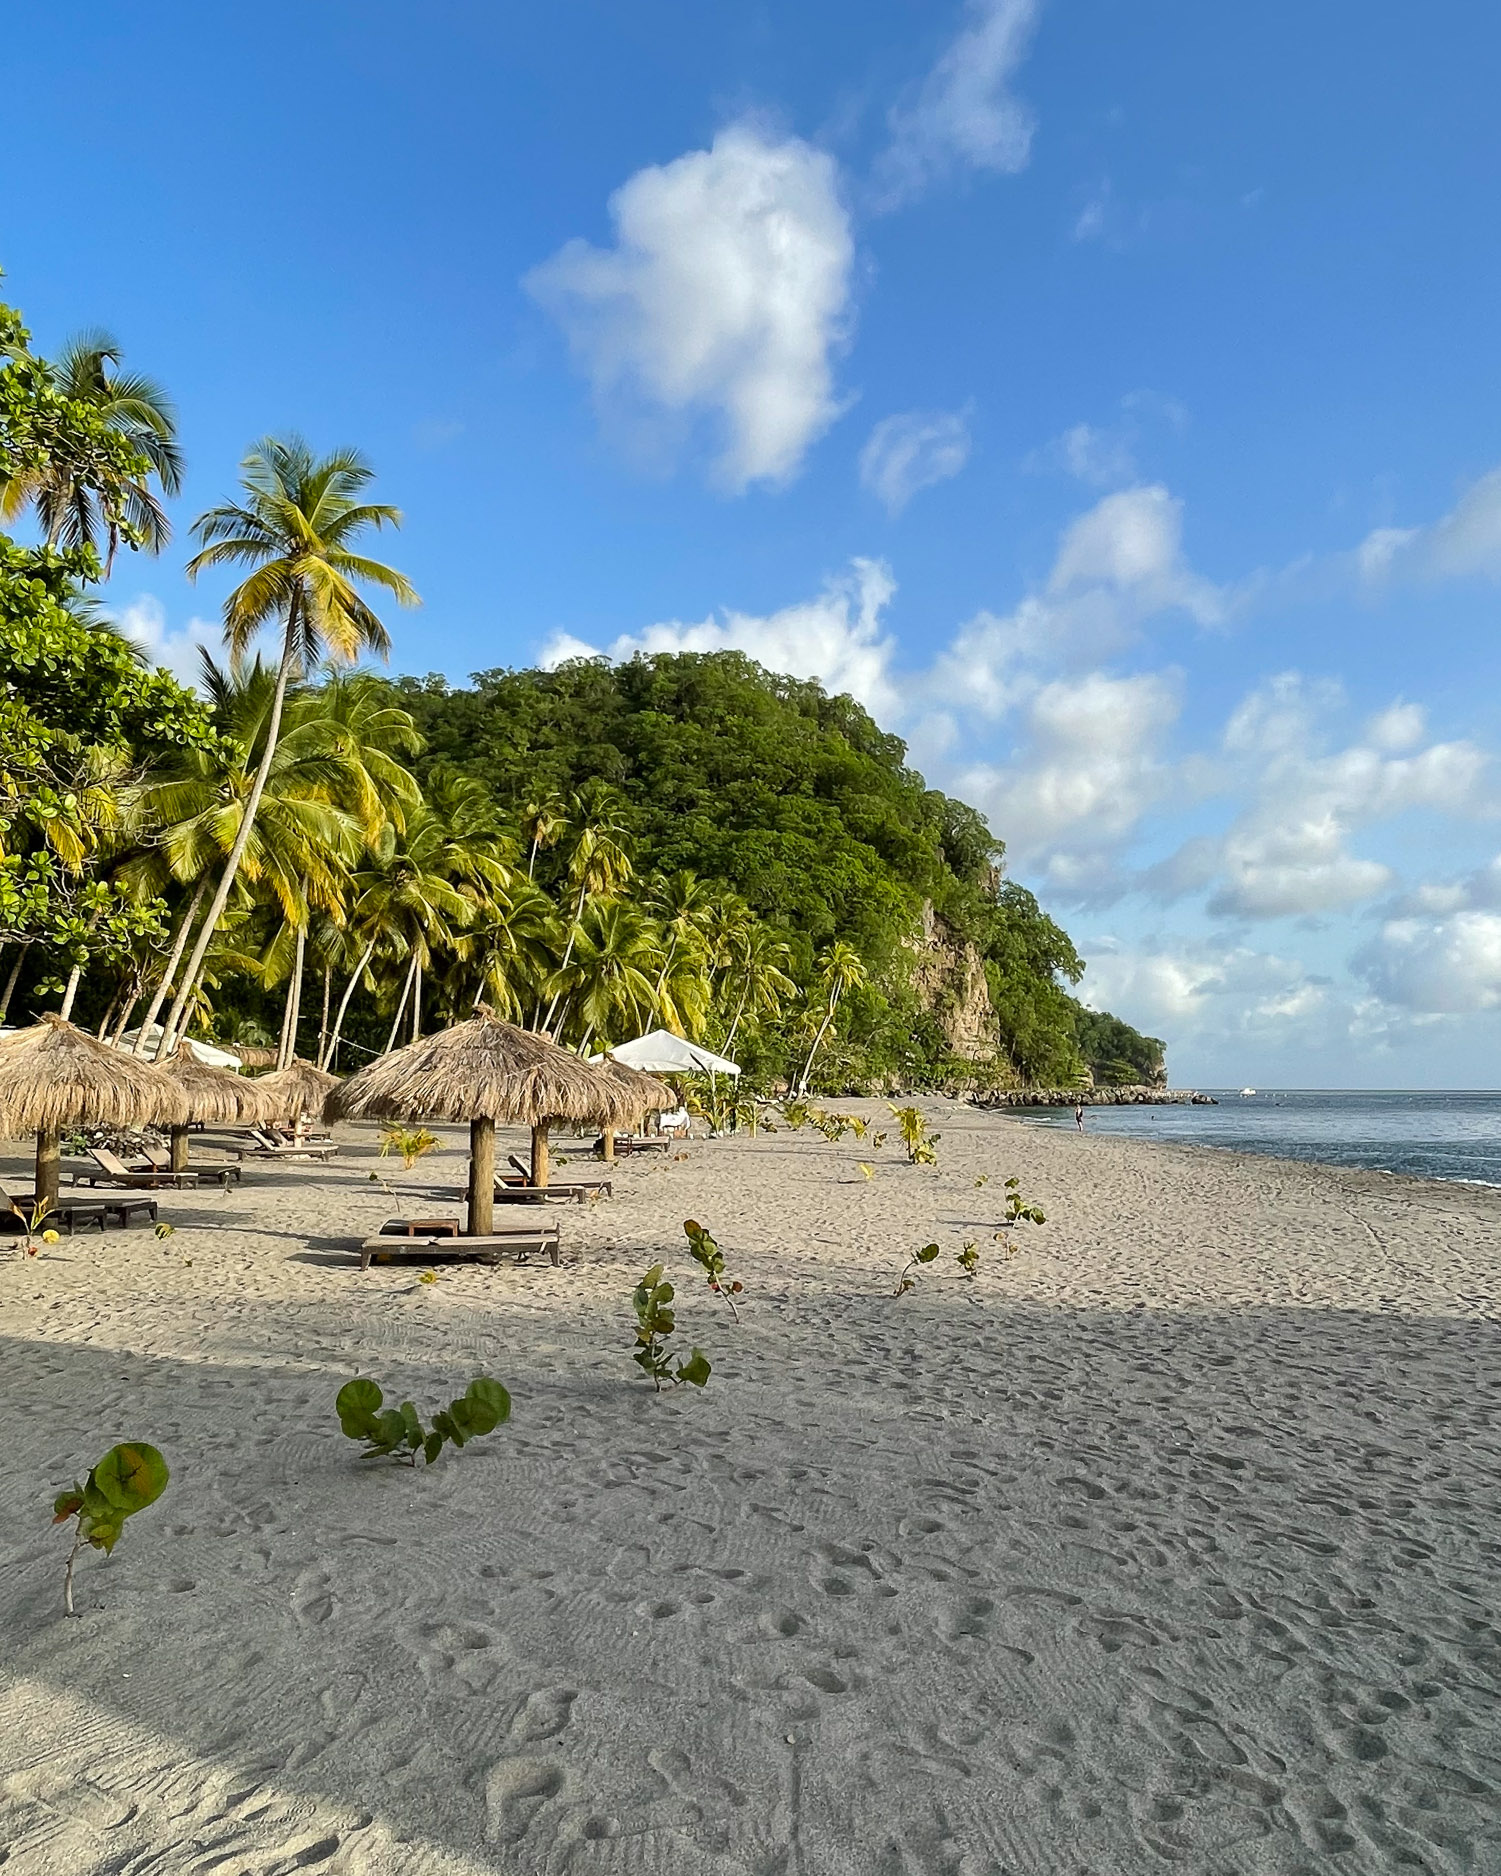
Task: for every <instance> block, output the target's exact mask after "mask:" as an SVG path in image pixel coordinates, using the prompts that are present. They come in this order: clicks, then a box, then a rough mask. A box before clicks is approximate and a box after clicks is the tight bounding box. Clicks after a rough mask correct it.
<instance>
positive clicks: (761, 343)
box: [526, 123, 854, 490]
mask: <svg viewBox="0 0 1501 1876" xmlns="http://www.w3.org/2000/svg"><path fill="white" fill-rule="evenodd" d="M610 213H611V217H612V219H613V221H614V224H615V234H616V240H615V245H614V247H612V248H607V249H606V248H598V247H593V246H591V245H590V244H589V243H588V242H586V241H581V240H574V241H570V242H568V243H567V244H566V245H565V246H564V247H563V248H561V249H560V250H559V252H558V253H557V254H555V255H554V256H553V258H552V259H551V260H549V261H547V262H545V263H544V264H543V265H542V266H540V267H537V268H535V269H534V270H533V271H532V272H531V273H530V274H529V275H528V276H527V279H526V286H527V288H528V290H529V291H530V292H531V293H532V294H533V295H534V296H535V297H536V298H537V299H538V300H539V301H540V302H541V304H542V305H544V306H545V307H547V308H548V309H549V310H550V311H551V312H553V313H554V314H555V315H556V317H557V318H558V319H559V321H560V322H561V323H562V325H563V327H564V329H565V330H566V331H567V333H568V336H569V338H570V341H571V342H572V345H573V349H574V352H575V354H576V356H577V358H578V359H579V361H580V363H581V364H582V366H583V368H584V369H585V370H586V371H587V373H588V374H589V376H590V378H591V380H592V382H593V385H594V389H595V392H596V395H597V397H598V398H599V400H600V401H601V403H602V404H604V405H606V406H609V407H612V408H613V409H615V411H616V412H617V414H619V413H620V410H621V407H622V406H624V407H625V409H626V411H627V412H631V411H633V412H634V414H635V416H636V417H638V418H640V417H645V418H647V420H648V421H649V420H650V418H651V416H652V415H653V414H655V415H656V416H657V417H659V418H660V415H661V413H664V412H665V413H667V414H668V416H669V417H670V418H672V419H674V420H676V421H677V422H678V423H680V424H683V425H687V424H690V423H692V422H693V421H694V420H696V419H701V418H703V417H705V416H707V417H708V418H710V419H711V420H712V421H713V422H714V423H716V424H717V425H718V426H719V428H720V431H721V446H720V448H719V453H718V456H717V460H716V463H715V474H716V477H717V479H718V480H720V481H721V482H722V483H723V484H724V485H725V486H727V487H729V488H731V489H736V490H740V489H744V488H745V487H746V486H747V485H748V484H750V483H752V482H771V483H779V482H785V481H786V480H787V479H788V478H789V477H790V476H792V475H793V474H794V473H795V472H796V470H797V469H798V466H799V465H800V463H801V462H802V459H803V456H804V454H805V452H806V451H807V449H808V447H809V445H810V444H811V443H813V442H814V440H815V439H816V438H817V437H819V436H821V435H822V433H823V432H824V431H825V430H826V429H827V428H828V426H829V425H830V424H831V423H832V422H833V421H834V419H835V417H836V416H837V415H838V414H839V404H838V401H837V399H836V396H835V389H834V378H833V368H832V365H831V362H830V359H831V354H832V353H833V351H834V349H835V348H836V347H837V346H838V344H839V343H840V342H841V340H842V339H843V337H844V336H845V331H846V324H847V318H848V309H849V296H850V269H851V264H852V262H853V258H854V243H853V240H852V238H851V235H850V227H849V219H848V216H847V215H846V213H845V210H844V207H843V205H842V204H841V202H840V199H839V188H838V174H837V170H836V167H835V163H834V160H833V158H832V157H830V156H828V155H827V154H825V153H824V152H823V151H821V150H815V149H814V148H813V147H812V146H811V145H810V144H807V143H804V142H802V141H801V140H800V139H799V138H796V137H786V138H783V139H781V140H780V141H776V140H773V139H772V138H771V137H769V136H768V135H767V134H766V133H764V132H763V131H761V130H759V129H758V128H756V127H755V126H754V125H751V124H746V123H742V124H737V125H733V126H731V127H730V128H728V129H726V130H723V131H721V132H720V134H719V135H718V136H717V137H716V138H715V140H714V144H713V147H712V148H711V149H708V150H693V151H690V152H688V153H687V154H686V155H684V156H680V157H678V158H677V159H676V160H675V161H673V162H670V163H666V164H663V165H660V166H654V167H651V168H648V169H643V170H639V171H638V172H637V173H636V175H634V176H632V177H631V179H630V180H629V181H628V182H627V183H625V184H624V185H623V186H622V187H621V188H620V189H618V190H617V191H616V192H615V194H614V195H613V196H612V197H611V199H610Z"/></svg>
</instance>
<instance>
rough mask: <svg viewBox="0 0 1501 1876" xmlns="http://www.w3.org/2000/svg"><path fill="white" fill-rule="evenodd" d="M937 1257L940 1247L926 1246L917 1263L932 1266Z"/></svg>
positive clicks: (920, 1252) (918, 1255)
mask: <svg viewBox="0 0 1501 1876" xmlns="http://www.w3.org/2000/svg"><path fill="white" fill-rule="evenodd" d="M937 1255H938V1246H937V1245H936V1244H925V1245H924V1246H923V1247H922V1249H921V1250H920V1251H919V1252H918V1253H917V1261H918V1263H920V1264H931V1263H932V1261H933V1259H934V1258H935V1257H936V1256H937Z"/></svg>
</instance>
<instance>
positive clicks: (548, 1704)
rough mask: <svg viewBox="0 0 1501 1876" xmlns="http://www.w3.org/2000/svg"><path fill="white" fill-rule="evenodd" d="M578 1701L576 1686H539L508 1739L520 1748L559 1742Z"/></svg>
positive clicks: (516, 1718)
mask: <svg viewBox="0 0 1501 1876" xmlns="http://www.w3.org/2000/svg"><path fill="white" fill-rule="evenodd" d="M577 1699H578V1689H577V1688H575V1687H539V1688H537V1690H536V1691H535V1692H534V1693H531V1694H528V1695H527V1698H526V1704H525V1705H524V1706H523V1707H522V1709H521V1711H520V1712H519V1713H518V1714H517V1715H516V1717H515V1719H514V1720H512V1721H511V1730H510V1733H509V1735H508V1737H509V1738H510V1739H511V1740H513V1741H514V1743H515V1744H516V1745H518V1746H525V1745H530V1744H531V1743H532V1742H533V1741H534V1740H538V1739H556V1738H557V1736H558V1734H559V1733H561V1732H562V1730H563V1728H564V1727H565V1726H566V1725H567V1724H568V1720H569V1716H570V1715H571V1713H572V1712H573V1703H574V1701H575V1700H577Z"/></svg>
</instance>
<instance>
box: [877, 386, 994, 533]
mask: <svg viewBox="0 0 1501 1876" xmlns="http://www.w3.org/2000/svg"><path fill="white" fill-rule="evenodd" d="M969 449H970V438H969V423H968V421H967V413H966V412H964V411H962V410H909V411H906V412H904V413H903V414H902V415H900V416H896V417H883V418H882V419H881V421H880V422H879V423H878V424H877V425H876V427H875V429H874V430H872V431H871V433H870V438H869V441H868V442H867V443H866V445H865V448H864V449H863V450H862V451H861V452H860V481H861V483H862V484H863V486H864V487H866V488H868V489H869V490H870V491H871V493H872V494H873V495H875V496H877V497H879V499H880V500H881V501H882V502H884V503H885V505H886V510H887V513H888V514H893V515H896V514H900V513H901V511H902V509H904V508H905V507H906V506H907V503H908V502H909V501H911V499H912V497H913V496H914V495H915V494H916V493H917V492H918V490H919V489H927V488H932V487H933V486H934V484H935V483H938V482H946V481H948V479H949V478H950V476H956V475H958V473H959V471H960V470H961V469H962V468H963V467H964V465H965V464H966V463H967V462H968V461H969Z"/></svg>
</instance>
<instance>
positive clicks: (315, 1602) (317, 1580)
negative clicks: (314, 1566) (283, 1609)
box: [292, 1570, 336, 1628]
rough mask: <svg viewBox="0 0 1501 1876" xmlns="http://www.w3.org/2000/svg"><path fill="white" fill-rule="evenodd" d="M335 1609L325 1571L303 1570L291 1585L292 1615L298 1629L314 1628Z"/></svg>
mask: <svg viewBox="0 0 1501 1876" xmlns="http://www.w3.org/2000/svg"><path fill="white" fill-rule="evenodd" d="M335 1607H336V1604H335V1601H334V1592H333V1584H332V1581H331V1579H330V1577H329V1575H328V1573H327V1571H325V1570H304V1571H303V1572H302V1573H301V1575H300V1576H299V1577H298V1578H297V1581H296V1582H295V1583H294V1584H293V1585H292V1614H293V1615H294V1616H295V1617H296V1618H297V1625H298V1627H299V1628H316V1627H318V1626H319V1625H320V1624H321V1623H324V1622H326V1621H327V1620H328V1618H329V1617H330V1616H331V1615H332V1614H333V1612H334V1609H335Z"/></svg>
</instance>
